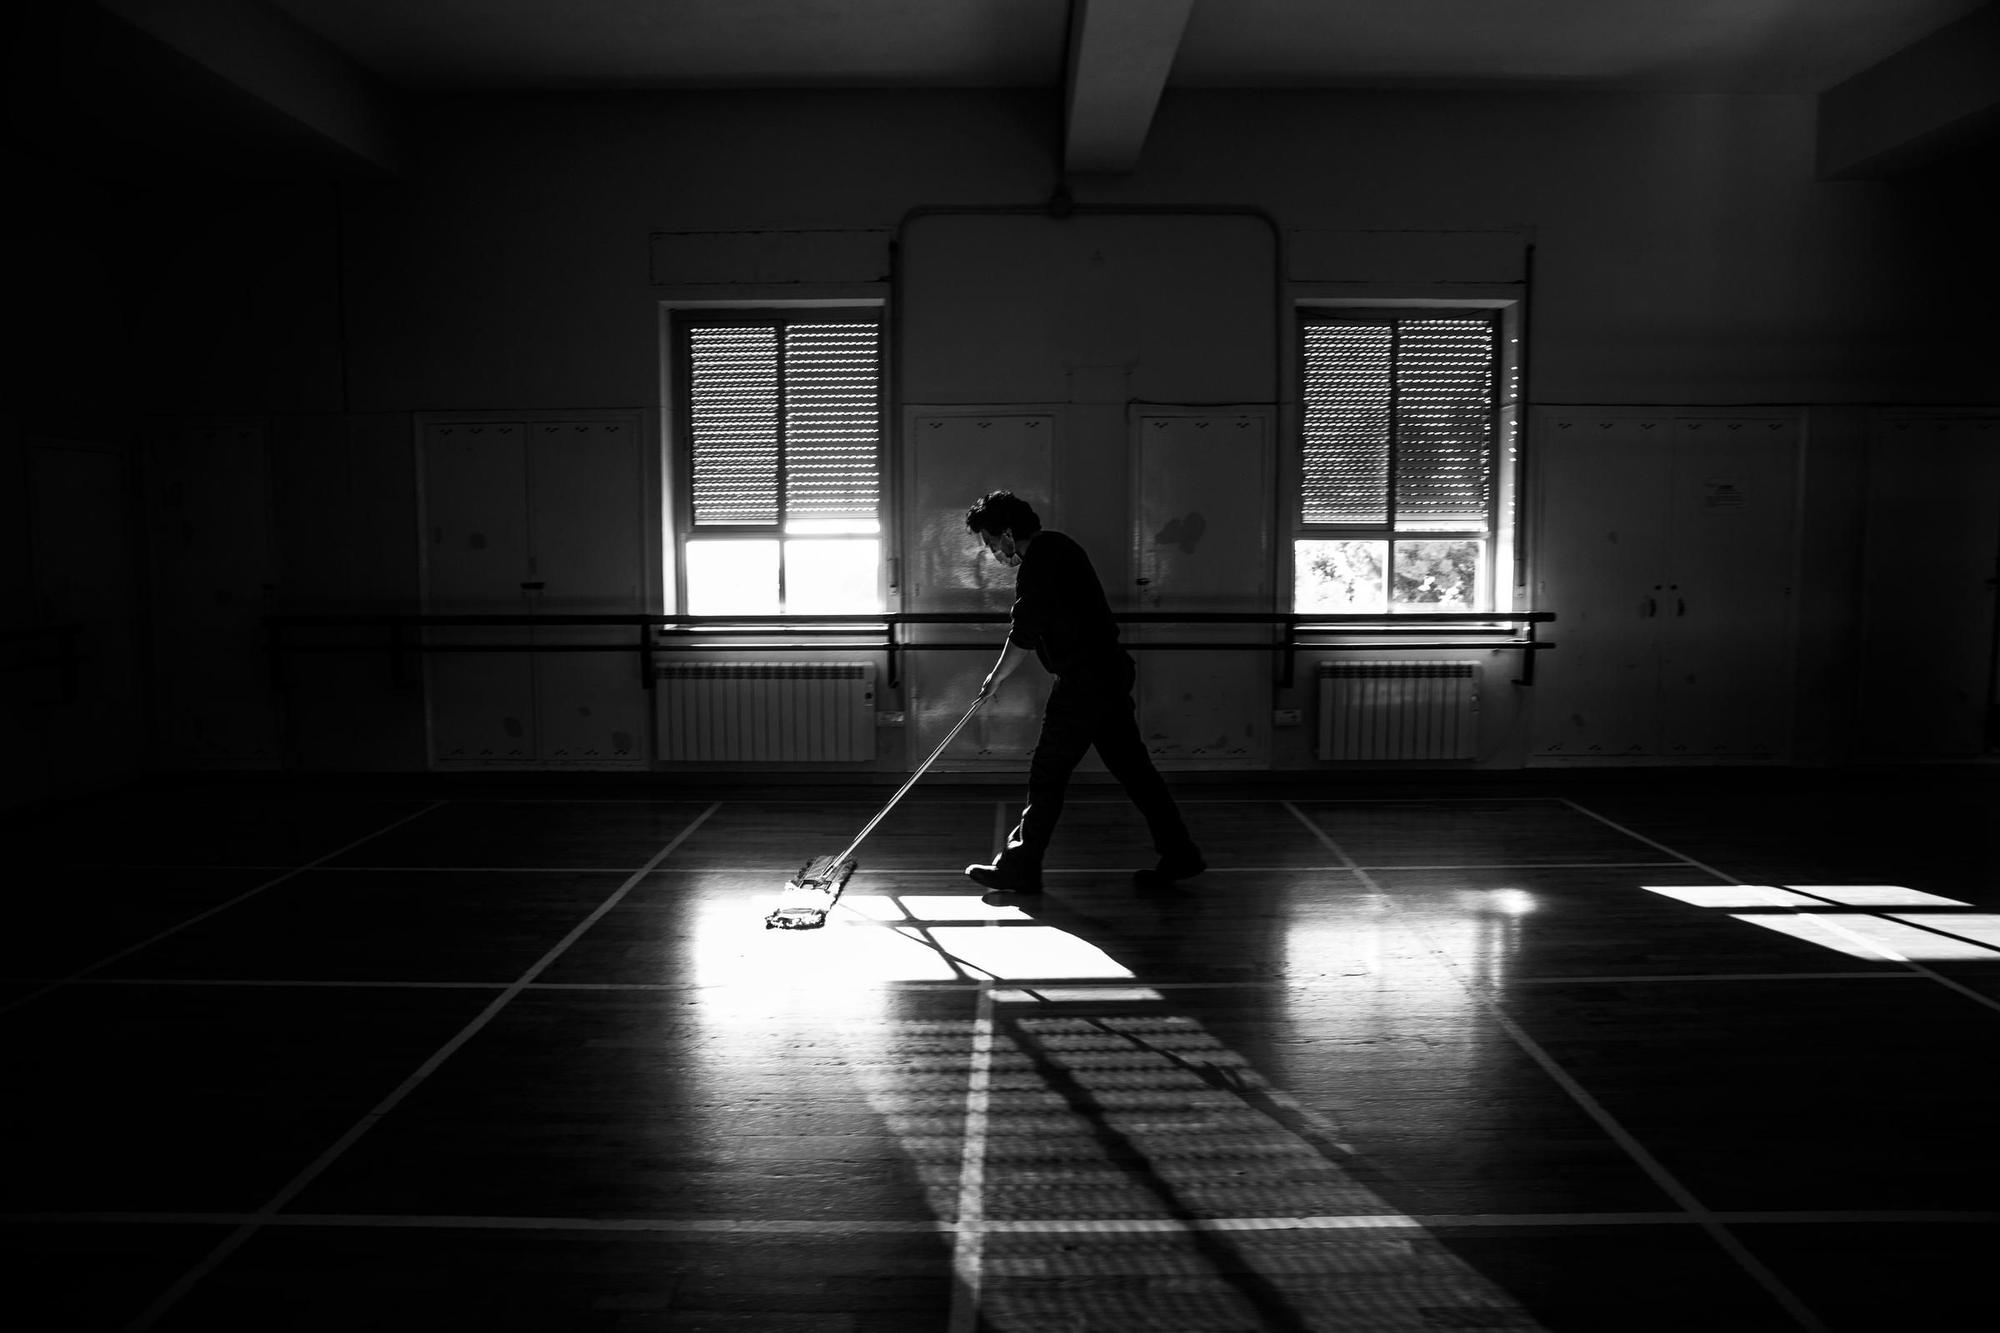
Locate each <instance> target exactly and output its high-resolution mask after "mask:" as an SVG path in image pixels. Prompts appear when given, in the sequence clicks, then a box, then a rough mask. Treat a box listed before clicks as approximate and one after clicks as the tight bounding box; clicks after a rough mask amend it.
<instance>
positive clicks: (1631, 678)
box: [1529, 413, 1673, 758]
mask: <svg viewBox="0 0 2000 1333" xmlns="http://www.w3.org/2000/svg"><path fill="white" fill-rule="evenodd" d="M1535 436H1536V438H1535V439H1534V441H1533V442H1532V446H1531V447H1532V449H1533V453H1532V454H1531V456H1530V460H1529V466H1530V469H1531V471H1532V473H1533V475H1534V477H1535V478H1536V482H1535V485H1536V491H1537V495H1538V506H1537V519H1536V527H1535V543H1534V547H1533V554H1532V559H1533V561H1534V565H1533V568H1534V571H1535V573H1534V587H1535V605H1536V607H1537V608H1538V609H1540V610H1545V611H1553V612H1555V613H1556V617H1557V619H1556V621H1555V623H1554V625H1552V626H1551V627H1550V631H1549V634H1548V638H1549V639H1550V641H1551V642H1553V643H1555V644H1556V648H1555V650H1554V651H1552V652H1548V653H1545V654H1543V655H1542V656H1541V658H1540V659H1539V660H1538V661H1537V662H1536V664H1535V686H1534V705H1533V706H1534V731H1533V739H1532V742H1531V744H1530V749H1529V752H1530V754H1533V755H1537V756H1545V757H1549V758H1615V757H1634V758H1636V757H1643V756H1648V755H1651V754H1654V753H1655V752H1656V750H1657V748H1658V726H1657V717H1658V706H1659V704H1658V696H1659V673H1658V669H1657V647H1656V645H1657V639H1658V631H1659V626H1660V619H1659V616H1660V611H1661V605H1662V604H1661V602H1660V598H1661V596H1662V595H1663V594H1664V593H1665V587H1664V584H1665V582H1666V580H1665V579H1664V578H1663V576H1662V572H1663V570H1664V568H1665V562H1664V557H1665V554H1666V540H1667V531H1668V523H1667V516H1666V510H1665V505H1666V498H1665V497H1666V495H1667V492H1668V482H1669V478H1670V476H1671V467H1670V460H1671V458H1672V451H1673V422H1672V420H1671V418H1668V417H1666V416H1664V415H1662V416H1626V417H1619V416H1611V415H1606V414H1595V413H1592V414H1584V413H1575V414H1550V415H1548V416H1545V417H1543V418H1542V419H1541V423H1540V429H1539V430H1538V431H1536V433H1535Z"/></svg>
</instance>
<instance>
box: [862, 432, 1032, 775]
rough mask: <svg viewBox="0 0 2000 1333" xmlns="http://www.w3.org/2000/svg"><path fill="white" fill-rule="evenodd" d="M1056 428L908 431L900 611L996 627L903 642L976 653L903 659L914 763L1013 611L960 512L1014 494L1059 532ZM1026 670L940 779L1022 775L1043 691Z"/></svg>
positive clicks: (919, 635)
mask: <svg viewBox="0 0 2000 1333" xmlns="http://www.w3.org/2000/svg"><path fill="white" fill-rule="evenodd" d="M1055 434H1056V419H1055V417H1054V416H1052V415H1050V414H1047V413H1019V412H1004V411H1000V410H997V409H996V410H995V411H993V412H991V413H978V412H974V413H924V412H919V413H916V414H914V415H913V416H912V417H910V418H909V420H908V426H907V429H906V430H905V432H904V440H905V449H904V453H905V457H906V458H907V459H908V462H907V464H906V467H907V469H908V471H907V476H908V484H907V486H906V487H905V491H904V494H905V497H906V505H905V510H904V520H903V521H904V529H903V544H902V551H901V562H902V568H903V587H902V593H903V606H904V609H905V610H909V611H936V612H990V613H991V614H992V616H993V623H992V624H991V625H987V626H980V625H939V626H926V627H918V628H917V629H916V630H914V631H913V632H912V633H911V635H910V638H911V640H912V641H913V642H918V643H921V642H923V641H925V640H932V641H943V642H954V641H955V642H964V641H966V640H968V639H973V638H984V639H986V640H988V641H989V642H990V644H991V646H990V648H987V649H983V650H978V651H974V650H964V649H952V650H940V651H935V652H923V651H921V650H919V651H915V652H911V653H910V654H908V656H907V657H906V658H905V659H904V660H905V665H904V674H905V676H906V678H907V680H908V682H909V690H908V699H909V707H908V709H907V715H908V724H909V732H908V734H909V739H910V749H911V753H912V756H913V757H912V762H913V763H914V762H916V761H917V760H919V759H921V758H923V756H925V755H927V754H929V753H930V752H931V751H932V750H933V749H935V748H936V746H937V744H938V742H939V741H940V740H942V739H943V738H944V734H945V733H946V732H948V731H950V730H951V728H952V726H953V725H954V724H956V723H957V721H958V719H959V718H960V717H961V716H962V715H963V714H964V712H965V710H966V709H967V708H968V707H970V706H971V703H972V699H973V696H974V695H975V694H976V693H977V692H978V689H979V682H980V681H981V680H982V679H983V678H984V677H985V675H986V672H987V670H988V669H989V668H991V667H992V665H993V662H994V659H995V658H997V657H998V656H999V654H1000V647H1001V645H1002V643H1004V642H1005V626H1006V623H1007V619H1008V614H1009V611H1010V609H1011V608H1012V606H1013V604H1014V571H1013V570H1011V569H1008V568H1006V567H1005V566H1004V565H1001V564H1000V563H999V562H998V561H996V560H994V559H992V558H991V557H990V556H988V555H987V554H986V550H985V548H984V547H983V546H981V545H980V543H979V539H978V538H976V537H974V536H973V535H972V534H971V533H970V532H968V531H966V528H965V509H966V506H967V505H969V504H971V503H972V502H973V501H974V500H976V499H978V498H979V497H980V496H982V495H985V494H987V493H989V492H991V491H996V490H1009V491H1012V492H1014V494H1016V495H1018V496H1020V497H1021V498H1022V499H1024V500H1026V501H1027V502H1028V503H1029V504H1030V505H1032V506H1033V507H1034V510H1035V512H1036V514H1037V515H1039V516H1040V518H1041V520H1042V522H1043V524H1044V525H1045V526H1048V527H1060V526H1061V522H1060V510H1059V509H1058V507H1057V504H1056V497H1055V494H1054V477H1055V469H1054V457H1055ZM1041 676H1042V673H1041V672H1040V671H1039V670H1038V669H1035V668H1033V667H1030V668H1029V669H1027V670H1024V671H1019V672H1016V673H1015V675H1014V678H1013V679H1012V680H1011V681H1010V682H1009V683H1008V687H1007V688H1006V689H1004V690H1002V691H1000V693H999V694H998V696H997V697H996V698H994V699H993V700H992V701H991V702H989V703H988V704H987V705H986V706H985V707H984V708H982V709H980V710H979V715H978V716H977V717H975V718H974V719H973V720H972V724H971V725H970V726H968V727H966V729H965V730H964V731H962V732H960V733H959V738H958V740H956V741H955V742H953V744H952V748H951V750H950V751H949V752H948V753H946V754H944V755H942V756H940V757H939V759H938V767H939V768H940V769H941V770H950V769H959V770H969V771H979V770H985V769H1002V770H1006V771H1009V772H1011V771H1014V770H1017V769H1018V768H1019V767H1020V765H1021V764H1022V762H1023V761H1024V760H1025V759H1026V757H1027V755H1028V753H1029V752H1030V751H1031V750H1033V749H1034V748H1035V738H1036V736H1037V734H1038V733H1039V732H1040V730H1041V705H1042V699H1043V697H1044V695H1045V693H1046V687H1047V681H1046V679H1043V678H1041Z"/></svg>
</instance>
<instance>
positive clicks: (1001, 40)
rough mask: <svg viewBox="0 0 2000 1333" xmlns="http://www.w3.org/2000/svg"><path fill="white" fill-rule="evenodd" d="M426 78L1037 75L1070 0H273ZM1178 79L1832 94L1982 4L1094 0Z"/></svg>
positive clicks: (767, 81)
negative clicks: (1162, 53) (1133, 20)
mask: <svg viewBox="0 0 2000 1333" xmlns="http://www.w3.org/2000/svg"><path fill="white" fill-rule="evenodd" d="M267 2H268V3H270V4H272V5H273V6H275V7H276V8H279V9H282V10H284V11H286V12H287V13H288V14H290V15H291V16H292V18H294V19H295V20H297V22H298V23H299V24H301V25H303V26H304V27H305V28H307V29H309V30H310V31H311V32H313V33H315V34H317V35H318V36H319V37H321V38H323V39H324V40H325V41H327V42H329V43H330V44H332V45H333V46H334V47H337V48H338V49H339V50H340V51H342V52H343V53H344V54H345V55H346V56H347V57H349V58H350V59H352V60H353V61H355V62H356V63H358V64H360V65H362V66H363V67H365V68H367V69H369V70H371V71H372V72H373V73H374V74H376V75H377V76H379V77H380V78H382V79H383V80H385V81H387V82H389V83H391V84H394V85H398V86H401V87H404V88H410V89H419V88H421V89H461V90H471V89H479V90H486V91H502V90H505V91H559V90H560V91H603V92H611V91H621V92H622V91H639V90H649V89H680V88H774V87H840V88H864V87H865V88H879V87H894V88H966V87H1036V86H1045V85H1059V84H1061V83H1062V82H1063V80H1064V73H1065V58H1066V48H1067V43H1068V31H1069V23H1070V4H1069V0H267ZM1092 4H1093V6H1094V7H1096V8H1097V9H1099V10H1101V11H1107V12H1108V11H1113V10H1117V9H1120V8H1123V9H1126V10H1128V11H1132V12H1135V13H1136V12H1138V11H1141V10H1147V9H1158V10H1165V11H1168V12H1169V13H1176V12H1181V11H1184V13H1182V16H1181V18H1180V22H1181V23H1184V28H1178V27H1177V29H1176V32H1175V36H1176V37H1177V39H1178V40H1177V43H1176V45H1175V46H1173V47H1172V48H1170V49H1169V52H1168V55H1169V57H1170V62H1171V63H1170V68H1169V69H1168V70H1167V71H1166V73H1165V81H1166V86H1167V87H1209V88H1233V87H1252V88H1270V87H1308V88H1331V87H1385V86H1387V87H1395V86H1408V87H1417V88H1439V87H1466V88H1483V89H1491V88H1496V87H1521V88H1572V89H1586V88H1588V89H1606V90H1610V89H1619V90H1649V91H1662V92H1685V93H1785V94H1811V93H1819V92H1823V91H1825V90H1826V89H1828V88H1830V87H1832V86H1833V85H1835V84H1838V83H1840V82H1841V81H1843V80H1845V79H1847V78H1848V77H1849V76H1851V75H1853V74H1855V73H1857V72H1859V71H1861V70H1864V69H1866V68H1868V67H1869V66H1871V65H1873V64H1875V63H1876V62H1878V61H1880V60H1882V59H1883V58H1884V57H1887V56H1889V55H1891V54H1893V53H1895V52H1897V51H1899V50H1901V49H1902V48H1904V47H1906V46H1908V45H1910V44H1911V43H1912V42H1915V41H1917V40H1918V39H1920V38H1922V37H1924V36H1926V35H1928V34H1930V33H1931V32H1934V31H1935V30H1937V29H1938V28H1940V27H1943V26H1945V25H1946V24H1948V23H1951V22H1952V21H1954V20H1956V19H1959V18H1961V17H1963V16H1965V15H1966V14H1968V13H1970V12H1972V11H1973V10H1976V9H1978V8H1980V7H1981V4H1982V0H1193V3H1192V4H1191V6H1189V5H1186V4H1184V3H1182V0H1092Z"/></svg>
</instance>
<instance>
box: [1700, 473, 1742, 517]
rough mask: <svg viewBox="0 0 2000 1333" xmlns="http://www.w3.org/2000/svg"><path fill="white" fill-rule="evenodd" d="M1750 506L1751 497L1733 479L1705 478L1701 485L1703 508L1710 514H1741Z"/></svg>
mask: <svg viewBox="0 0 2000 1333" xmlns="http://www.w3.org/2000/svg"><path fill="white" fill-rule="evenodd" d="M1749 505H1750V497H1749V496H1748V495H1746V494H1745V493H1744V491H1743V487H1742V486H1741V485H1739V484H1738V483H1737V482H1736V481H1735V480H1734V479H1733V478H1729V477H1704V478H1703V479H1702V483H1701V508H1702V512H1703V513H1708V514H1734V513H1740V512H1741V511H1742V510H1744V509H1747V508H1748V507H1749Z"/></svg>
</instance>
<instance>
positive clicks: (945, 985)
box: [0, 922, 1929, 994]
mask: <svg viewBox="0 0 2000 1333" xmlns="http://www.w3.org/2000/svg"><path fill="white" fill-rule="evenodd" d="M896 924H898V925H908V924H910V923H908V922H898V923H896ZM999 924H1003V925H1004V924H1007V923H999ZM1355 975H1356V976H1358V977H1368V978H1371V979H1379V977H1380V975H1381V974H1380V973H1374V972H1364V973H1356V974H1355ZM1928 979H1929V978H1927V977H1924V976H1921V975H1920V974H1918V973H1916V972H1912V971H1908V970H1899V971H1894V972H1890V971H1882V972H1704V973H1675V972H1666V973H1659V974H1652V973H1646V972H1632V973H1625V974H1612V975H1606V976H1578V977H1565V976H1548V977H1525V976H1515V977H1509V978H1508V984H1509V985H1522V986H1570V985H1577V986H1630V985H1641V984H1647V983H1651V982H1732V981H1925V980H1928ZM47 982H48V978H46V977H0V985H10V986H35V985H42V984H44V983H47ZM49 984H53V983H49ZM68 984H71V985H76V986H97V987H106V986H132V987H148V986H154V987H157V986H168V987H180V988H183V989H198V988H203V987H218V988H229V987H249V988H255V987H263V988H267V989H273V990H284V989H291V988H318V989H322V990H342V989H349V990H488V991H498V990H507V989H509V988H510V987H511V986H512V985H513V983H512V982H507V981H365V980H343V981H335V980H325V979H316V980H300V979H287V978H262V977H257V978H249V977H245V978H229V979H214V978H198V977H86V978H84V979H83V980H81V981H76V982H71V983H68ZM771 984H772V983H771V982H769V981H767V980H763V979H760V980H758V981H757V982H756V983H755V985H754V987H753V986H749V985H747V984H745V983H738V982H693V981H535V982H530V983H529V984H528V985H527V986H525V987H523V989H525V990H531V991H605V992H612V993H619V992H631V993H635V994H644V993H649V992H657V993H663V994H664V993H681V992H689V991H714V992H716V993H718V994H727V993H729V992H730V991H733V990H744V989H755V990H758V991H768V990H769V989H770V987H771ZM822 984H823V983H822V982H821V981H820V980H818V979H817V978H814V979H808V980H804V981H801V982H799V983H798V985H799V986H800V987H801V988H810V987H816V986H819V985H822ZM878 984H879V985H880V987H881V989H883V990H885V991H895V992H898V993H900V992H904V991H944V992H964V991H972V990H977V989H978V988H979V987H980V986H981V985H984V984H986V983H985V982H982V981H978V980H965V981H884V982H881V983H878ZM1147 985H1148V988H1149V989H1152V990H1172V991H1189V990H1253V991H1255V990H1277V991H1329V992H1337V991H1344V990H1346V989H1348V986H1347V984H1346V983H1343V982H1337V981H1315V980H1309V979H1305V978H1299V979H1296V980H1293V979H1287V978H1284V977H1269V978H1254V979H1244V980H1238V981H1154V982H1149V983H1147ZM1112 989H1119V988H1117V987H1113V988H1112Z"/></svg>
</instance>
